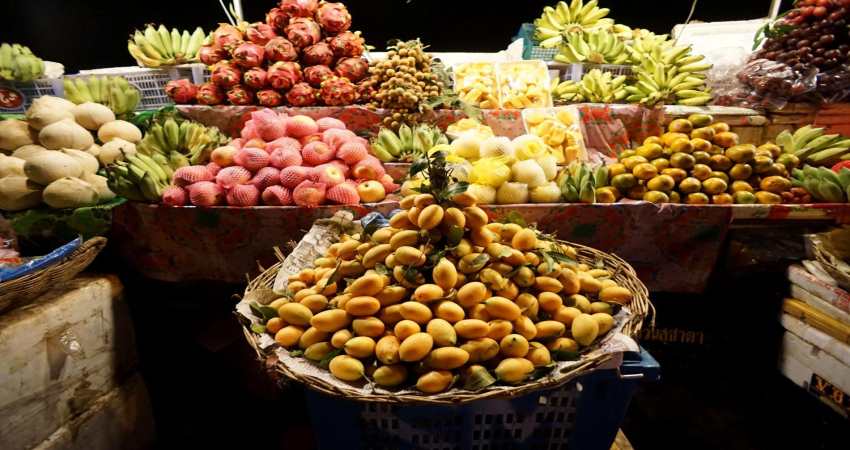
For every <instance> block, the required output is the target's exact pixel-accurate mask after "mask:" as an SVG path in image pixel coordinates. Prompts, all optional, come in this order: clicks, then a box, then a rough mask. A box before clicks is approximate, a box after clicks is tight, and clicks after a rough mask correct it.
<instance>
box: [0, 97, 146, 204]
mask: <svg viewBox="0 0 850 450" xmlns="http://www.w3.org/2000/svg"><path fill="white" fill-rule="evenodd" d="M93 135H96V136H97V139H98V140H99V141H100V142H101V143H103V146H99V145H97V144H95V138H94V136H93ZM141 136H142V134H141V131H140V130H139V129H138V128H136V127H135V126H133V125H132V124H130V123H128V122H124V121H121V120H115V114H114V113H113V112H112V111H111V110H110V109H109V108H107V107H105V106H103V105H100V104H97V103H90V102H89V103H83V104H81V105H75V104H73V103H71V102H69V101H68V100H65V99H61V98H58V97H51V96H45V97H40V98H38V99H36V100H35V101H33V104H32V106H30V108H29V109H28V110H27V113H26V121H23V120H17V119H6V120H4V121H2V122H0V149H2V150H3V151H2V152H0V153H3V155H0V210H5V211H18V210H24V209H31V208H35V207H38V206H39V205H41V204H42V203H44V204H46V205H48V206H50V207H53V208H79V207H85V206H94V205H97V204H98V203H103V202H107V201H110V200H112V199H114V198H115V195H114V194H113V193H112V192H111V191H110V189H109V188H108V186H107V180H106V178H104V177H102V176H100V175H98V174H97V172H98V170H99V169H100V165H101V164H110V163H112V162H113V161H114V160H115V159H116V158H123V156H124V154H122V153H121V152H120V151H119V150H118V149H116V148H113V147H115V146H116V145H117V144H116V142H124V141H123V139H128V140H131V141H134V140H138V139H140V138H141ZM130 145H132V144H130ZM130 151H131V150H130ZM7 152H11V156H6V155H5V153H7Z"/></svg>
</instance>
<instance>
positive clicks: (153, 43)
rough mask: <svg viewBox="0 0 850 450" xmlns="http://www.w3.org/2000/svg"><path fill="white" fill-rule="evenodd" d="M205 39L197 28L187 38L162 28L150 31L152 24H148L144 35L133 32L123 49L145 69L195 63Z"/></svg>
mask: <svg viewBox="0 0 850 450" xmlns="http://www.w3.org/2000/svg"><path fill="white" fill-rule="evenodd" d="M206 37H207V35H206V33H204V30H202V29H201V27H198V28H196V29H195V32H194V33H192V34H189V32H188V31H183V32H182V33H181V32H180V31H179V30H177V28H175V29H173V30H171V31H170V32H169V31H168V29H167V28H165V25H160V26H159V28H154V25H153V24H148V25H147V28H145V31H144V32H142V31H139V30H136V33H135V34H134V35H133V36H131V39H130V40H129V41H128V42H127V49H128V50H130V54H131V55H133V58H136V61H138V62H139V63H141V64H142V65H144V66H146V67H159V66H169V65H174V64H186V63H195V62H200V61H201V59H200V55H199V52H200V50H201V45H202V44H203V43H204V40H205V39H206Z"/></svg>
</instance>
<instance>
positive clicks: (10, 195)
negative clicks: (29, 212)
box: [0, 176, 44, 211]
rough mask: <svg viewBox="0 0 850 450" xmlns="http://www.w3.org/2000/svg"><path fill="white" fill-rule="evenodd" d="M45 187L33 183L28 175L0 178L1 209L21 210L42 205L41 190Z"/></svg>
mask: <svg viewBox="0 0 850 450" xmlns="http://www.w3.org/2000/svg"><path fill="white" fill-rule="evenodd" d="M42 189H44V187H42V186H39V185H38V184H36V183H33V182H32V181H30V180H29V179H27V177H16V176H11V177H5V178H0V209H2V210H4V211H21V210H24V209H32V208H35V207H37V206H38V205H41V190H42Z"/></svg>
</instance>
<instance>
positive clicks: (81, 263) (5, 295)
mask: <svg viewBox="0 0 850 450" xmlns="http://www.w3.org/2000/svg"><path fill="white" fill-rule="evenodd" d="M106 242H107V240H106V238H105V237H100V236H97V237H93V238H91V239H89V240H87V241H85V242H83V243H82V244H80V245H79V246H77V248H75V249H74V250H73V251H72V252H71V253H70V254H69V255H68V256H66V257H65V258H64V259H62V260H61V261H59V262H57V263H55V264H52V265H50V266H48V267H45V268H42V269H40V270H37V271H35V272H33V273H30V274H27V275H24V276H22V277H20V278H15V279H13V280H8V281H3V282H0V313H2V312H4V311H7V310H9V309H11V308H14V307H16V306H20V305H21V304H22V303H24V302H26V301H29V300H31V299H33V298H35V297H38V296H40V295H41V294H43V293H45V292H47V291H49V290H50V289H52V288H54V287H56V286H57V285H59V284H61V283H64V282H66V281H68V280H70V279H71V278H73V277H75V276H76V275H77V274H78V273H80V272H82V271H83V270H85V268H86V267H88V266H89V264H91V263H92V261H94V259H95V258H96V257H97V255H98V254H100V251H101V250H103V248H104V247H105V246H106Z"/></svg>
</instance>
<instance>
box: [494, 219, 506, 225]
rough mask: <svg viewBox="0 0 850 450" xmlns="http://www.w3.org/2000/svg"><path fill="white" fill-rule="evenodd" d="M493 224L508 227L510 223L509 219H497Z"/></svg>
mask: <svg viewBox="0 0 850 450" xmlns="http://www.w3.org/2000/svg"><path fill="white" fill-rule="evenodd" d="M493 223H501V224H502V225H506V224H508V223H510V222H508V219H496V220H494V221H493Z"/></svg>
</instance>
